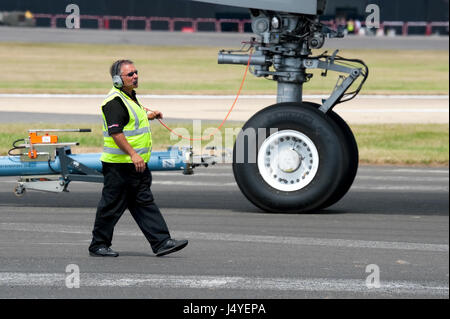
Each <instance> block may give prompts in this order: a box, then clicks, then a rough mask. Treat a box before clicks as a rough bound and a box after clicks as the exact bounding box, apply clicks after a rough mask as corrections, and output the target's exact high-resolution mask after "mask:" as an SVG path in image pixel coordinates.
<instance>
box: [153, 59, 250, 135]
mask: <svg viewBox="0 0 450 319" xmlns="http://www.w3.org/2000/svg"><path fill="white" fill-rule="evenodd" d="M252 54H253V51H252V50H251V51H250V54H249V58H248V63H247V67H246V69H245V72H244V77H243V78H242V82H241V86H240V87H239V91H238V93H237V95H236V98H235V100H234V102H233V104H232V106H231V108H230V110H229V111H228V114H227V116H226V117H225V119H224V120H223V121H222V124H220V126H219V127H218V128H216V131H215V132H213V133H212V134H210V135H209V136H208V137H202V138H190V137H185V136H182V135H180V134H178V133H176V132H175V131H174V130H172V129H171V128H170V127H169V126H168V125H167V124H165V123H164V122H163V121H162V120H161V119H158V121H159V122H160V123H161V125H162V126H164V127H165V128H166V129H167V130H169V131H170V132H171V133H172V134H174V135H176V136H178V137H179V138H182V139H185V140H189V141H191V142H194V141H208V140H209V139H210V138H211V137H212V136H214V135H215V134H217V132H220V129H221V128H222V127H223V125H224V124H225V123H226V121H227V120H228V118H229V117H230V114H231V112H233V109H234V107H235V106H236V103H237V101H238V99H239V97H240V96H241V92H242V89H243V87H244V83H245V80H246V79H247V75H248V70H249V68H250V63H251V61H252Z"/></svg>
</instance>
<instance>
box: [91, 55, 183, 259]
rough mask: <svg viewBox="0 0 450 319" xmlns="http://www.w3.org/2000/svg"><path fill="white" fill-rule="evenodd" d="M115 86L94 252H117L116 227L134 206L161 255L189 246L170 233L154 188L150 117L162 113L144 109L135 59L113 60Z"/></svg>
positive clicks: (107, 111) (108, 107)
mask: <svg viewBox="0 0 450 319" xmlns="http://www.w3.org/2000/svg"><path fill="white" fill-rule="evenodd" d="M110 73H111V76H112V79H113V84H114V87H113V88H112V90H111V91H110V92H109V94H108V96H107V97H106V99H105V100H104V101H103V104H102V113H103V136H104V150H103V154H102V157H101V161H102V167H103V175H104V177H105V180H104V186H103V191H102V198H101V200H100V203H99V205H98V208H97V214H96V218H95V224H94V230H93V231H92V237H93V238H92V242H91V245H90V247H89V253H90V255H91V256H94V257H117V256H119V254H118V253H117V252H115V251H113V250H112V249H111V243H112V238H113V232H114V227H115V225H116V224H117V222H118V221H119V219H120V217H121V216H122V214H123V213H124V211H125V210H126V209H129V211H130V212H131V215H132V216H133V218H134V220H135V221H136V223H137V224H138V226H139V228H140V229H141V231H142V232H143V233H144V236H145V237H146V238H147V240H148V242H149V243H150V245H151V248H152V250H153V252H154V253H155V254H156V256H158V257H160V256H164V255H167V254H170V253H173V252H176V251H179V250H181V249H183V248H184V247H186V246H187V244H188V241H187V240H175V239H172V238H171V237H170V233H169V230H168V227H167V224H166V222H165V221H164V218H163V216H162V215H161V212H160V211H159V208H158V206H157V205H156V204H155V202H154V199H153V194H152V192H151V190H150V186H151V183H152V175H151V173H150V171H149V169H148V167H147V163H148V161H149V160H150V156H151V149H152V135H151V131H150V123H149V120H154V119H157V118H162V116H163V115H162V113H161V112H159V111H154V112H152V111H149V110H147V109H145V108H143V107H142V106H141V105H140V104H139V101H138V100H137V98H136V91H135V90H134V89H136V88H137V87H138V86H139V84H138V71H137V70H136V68H135V66H134V63H133V62H132V61H130V60H119V61H116V62H114V63H113V65H112V66H111V70H110Z"/></svg>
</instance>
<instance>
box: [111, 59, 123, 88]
mask: <svg viewBox="0 0 450 319" xmlns="http://www.w3.org/2000/svg"><path fill="white" fill-rule="evenodd" d="M121 66H122V63H121V62H120V61H119V62H117V63H116V65H115V67H114V72H113V74H114V75H113V77H112V81H113V84H114V87H116V88H118V89H121V88H122V87H123V80H122V77H121V76H120V67H121Z"/></svg>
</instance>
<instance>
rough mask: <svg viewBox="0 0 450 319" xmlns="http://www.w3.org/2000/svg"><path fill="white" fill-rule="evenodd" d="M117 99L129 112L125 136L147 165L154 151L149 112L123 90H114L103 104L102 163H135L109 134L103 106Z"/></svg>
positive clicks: (124, 130) (124, 129)
mask: <svg viewBox="0 0 450 319" xmlns="http://www.w3.org/2000/svg"><path fill="white" fill-rule="evenodd" d="M116 97H120V99H121V100H122V101H123V103H124V104H125V106H126V107H127V110H128V115H129V116H130V121H129V122H128V124H127V125H126V126H125V127H124V128H123V134H124V135H125V138H126V139H127V141H128V143H130V145H131V147H133V149H134V150H135V151H136V152H137V153H138V154H139V155H140V156H141V157H142V159H143V160H144V161H145V162H146V163H147V162H148V161H149V160H150V156H151V151H152V133H151V130H150V123H149V120H148V117H147V112H146V111H145V110H144V109H143V108H142V107H140V106H139V105H138V104H137V103H136V102H134V101H133V100H132V99H131V98H130V97H129V96H128V95H127V94H125V93H123V92H122V91H121V90H119V89H116V88H113V89H112V90H111V91H110V92H109V93H108V96H107V97H106V99H105V100H104V101H103V103H102V106H101V107H102V116H103V139H104V147H103V153H102V156H101V158H100V160H101V161H102V162H106V163H133V161H132V160H131V157H130V156H129V155H128V154H126V153H125V152H123V151H122V150H121V149H120V148H119V147H118V146H117V144H116V143H115V142H114V139H113V138H112V137H111V136H110V135H109V133H108V126H107V124H106V119H105V114H104V113H103V106H105V105H106V103H108V102H109V101H111V100H113V99H114V98H116Z"/></svg>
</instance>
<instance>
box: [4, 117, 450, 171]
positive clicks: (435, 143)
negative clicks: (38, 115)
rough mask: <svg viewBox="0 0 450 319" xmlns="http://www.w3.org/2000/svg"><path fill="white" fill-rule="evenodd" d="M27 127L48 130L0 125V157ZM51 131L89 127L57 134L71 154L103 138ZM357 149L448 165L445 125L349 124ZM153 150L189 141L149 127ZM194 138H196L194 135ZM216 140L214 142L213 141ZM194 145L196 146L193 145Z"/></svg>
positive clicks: (382, 160) (383, 158)
mask: <svg viewBox="0 0 450 319" xmlns="http://www.w3.org/2000/svg"><path fill="white" fill-rule="evenodd" d="M242 125H243V124H240V123H233V124H227V125H226V126H225V127H224V128H222V130H221V136H222V137H223V138H222V143H221V144H220V143H215V142H214V139H211V140H208V141H205V142H203V143H202V147H203V148H204V147H206V146H211V145H213V144H214V145H216V146H221V147H228V146H229V145H225V134H224V132H225V130H226V129H230V130H233V131H234V132H236V129H239V128H240V127H242ZM170 126H171V127H172V128H186V129H187V131H188V132H189V135H190V136H191V137H193V134H192V133H193V125H192V123H176V124H171V125H170ZM217 126H218V124H217V123H212V122H209V123H208V124H206V123H202V134H206V135H209V133H206V132H205V130H206V129H207V128H211V131H214V130H212V128H215V127H217ZM29 128H36V129H37V128H43V129H48V128H49V127H48V125H44V124H42V123H37V124H31V125H30V124H2V125H0V155H2V156H3V155H6V154H7V151H8V150H9V149H10V148H11V146H10V145H12V143H13V142H14V141H15V140H17V139H20V138H24V137H26V136H27V131H28V129H29ZM53 128H91V129H92V130H93V132H92V133H64V134H58V135H59V136H60V141H62V142H74V141H78V142H80V144H81V146H78V147H74V148H73V151H74V153H87V152H101V149H102V145H103V138H102V132H101V127H100V126H99V125H92V124H90V125H85V124H71V125H66V124H59V125H58V124H54V125H53ZM352 130H353V131H354V134H355V137H356V140H357V142H358V145H359V149H360V158H361V163H363V164H392V165H423V166H448V165H449V126H448V125H444V124H418V125H417V124H408V125H399V124H389V125H352ZM152 132H153V141H154V147H153V149H154V150H165V149H167V147H168V146H171V145H175V144H177V145H180V144H182V145H184V146H189V145H190V142H189V141H181V142H182V143H179V142H180V139H174V140H171V138H170V134H169V132H168V131H167V130H166V129H165V128H164V127H162V126H161V125H160V124H159V123H154V124H153V125H152ZM195 137H196V138H197V137H198V136H195ZM215 141H216V142H217V141H218V140H217V139H216V140H215ZM196 145H198V144H196Z"/></svg>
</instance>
